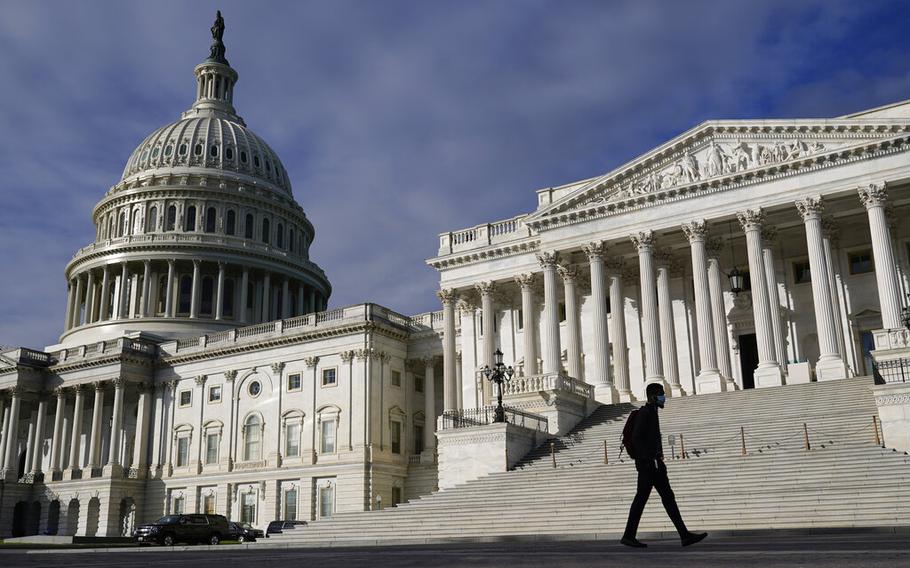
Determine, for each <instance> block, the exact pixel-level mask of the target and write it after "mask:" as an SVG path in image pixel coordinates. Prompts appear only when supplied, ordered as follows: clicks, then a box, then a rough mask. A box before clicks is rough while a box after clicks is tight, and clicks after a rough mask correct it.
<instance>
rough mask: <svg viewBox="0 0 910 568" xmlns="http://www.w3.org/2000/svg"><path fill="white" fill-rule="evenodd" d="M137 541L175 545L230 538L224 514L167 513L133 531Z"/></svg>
mask: <svg viewBox="0 0 910 568" xmlns="http://www.w3.org/2000/svg"><path fill="white" fill-rule="evenodd" d="M133 536H134V537H135V538H136V542H137V543H139V544H140V545H142V544H152V543H157V544H163V545H165V546H173V545H174V544H176V543H178V542H187V543H200V542H203V543H206V544H218V543H219V542H221V541H222V540H227V539H228V538H230V528H229V527H228V520H227V518H226V517H225V516H224V515H166V516H164V517H161V518H160V519H158V520H157V521H155V522H154V523H149V524H145V525H139V526H138V527H136V530H134V531H133Z"/></svg>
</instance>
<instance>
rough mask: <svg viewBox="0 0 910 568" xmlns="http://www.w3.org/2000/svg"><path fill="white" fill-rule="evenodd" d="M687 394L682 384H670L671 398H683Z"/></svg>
mask: <svg viewBox="0 0 910 568" xmlns="http://www.w3.org/2000/svg"><path fill="white" fill-rule="evenodd" d="M684 396H686V391H685V390H683V388H682V385H670V398H682V397H684Z"/></svg>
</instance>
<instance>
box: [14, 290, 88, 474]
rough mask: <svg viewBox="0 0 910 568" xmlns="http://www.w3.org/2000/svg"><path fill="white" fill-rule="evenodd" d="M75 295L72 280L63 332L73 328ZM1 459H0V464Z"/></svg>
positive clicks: (67, 295) (68, 292)
mask: <svg viewBox="0 0 910 568" xmlns="http://www.w3.org/2000/svg"><path fill="white" fill-rule="evenodd" d="M75 295H76V290H75V289H74V288H73V282H72V280H70V281H68V282H67V283H66V315H65V316H64V318H63V331H69V330H70V328H72V327H73V304H74V302H73V297H74V296H75ZM2 461H3V459H2V458H0V462H2Z"/></svg>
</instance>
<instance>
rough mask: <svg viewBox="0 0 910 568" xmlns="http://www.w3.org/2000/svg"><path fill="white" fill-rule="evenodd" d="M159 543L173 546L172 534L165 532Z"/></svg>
mask: <svg viewBox="0 0 910 568" xmlns="http://www.w3.org/2000/svg"><path fill="white" fill-rule="evenodd" d="M161 544H163V545H164V546H174V535H172V534H166V535H164V536H163V537H162V538H161Z"/></svg>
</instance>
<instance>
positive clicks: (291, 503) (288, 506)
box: [284, 489, 297, 521]
mask: <svg viewBox="0 0 910 568" xmlns="http://www.w3.org/2000/svg"><path fill="white" fill-rule="evenodd" d="M284 520H286V521H296V520H297V490H296V489H288V490H287V491H285V492H284Z"/></svg>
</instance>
